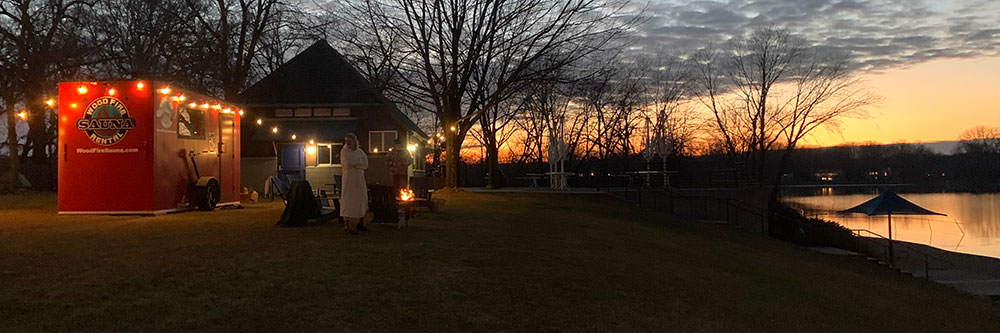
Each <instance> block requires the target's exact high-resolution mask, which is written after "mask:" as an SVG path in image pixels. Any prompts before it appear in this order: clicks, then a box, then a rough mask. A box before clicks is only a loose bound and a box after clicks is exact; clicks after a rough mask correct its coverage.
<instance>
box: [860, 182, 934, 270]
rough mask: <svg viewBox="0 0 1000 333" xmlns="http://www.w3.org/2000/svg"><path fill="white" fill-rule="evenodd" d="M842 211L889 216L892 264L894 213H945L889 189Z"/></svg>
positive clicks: (893, 258) (891, 261)
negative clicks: (925, 206) (927, 207)
mask: <svg viewBox="0 0 1000 333" xmlns="http://www.w3.org/2000/svg"><path fill="white" fill-rule="evenodd" d="M840 212H841V213H862V214H865V215H868V216H874V215H886V216H888V217H889V256H890V263H889V264H890V265H892V264H893V261H895V256H894V255H893V253H892V214H896V215H943V216H944V215H945V214H942V213H938V212H933V211H930V210H928V209H926V208H923V207H920V206H917V204H915V203H912V202H910V201H908V200H906V199H903V197H900V196H899V195H898V194H896V192H893V191H888V192H885V193H882V194H879V195H878V196H877V197H875V198H872V199H871V200H868V201H865V202H864V203H862V204H860V205H857V206H854V207H852V208H849V209H845V210H842V211H840Z"/></svg>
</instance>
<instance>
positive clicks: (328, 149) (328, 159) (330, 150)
mask: <svg viewBox="0 0 1000 333" xmlns="http://www.w3.org/2000/svg"><path fill="white" fill-rule="evenodd" d="M343 147H344V144H343V143H320V144H317V145H316V163H317V164H319V165H340V149H341V148H343Z"/></svg>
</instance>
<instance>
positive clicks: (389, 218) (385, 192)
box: [368, 185, 399, 223]
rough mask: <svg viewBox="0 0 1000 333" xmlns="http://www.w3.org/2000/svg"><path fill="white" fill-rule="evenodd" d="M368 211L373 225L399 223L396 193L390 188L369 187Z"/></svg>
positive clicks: (382, 186) (381, 186)
mask: <svg viewBox="0 0 1000 333" xmlns="http://www.w3.org/2000/svg"><path fill="white" fill-rule="evenodd" d="M368 209H369V210H371V211H372V214H373V215H374V217H373V218H372V222H375V223H399V206H398V205H397V203H396V191H395V189H394V188H393V187H392V186H385V185H369V186H368Z"/></svg>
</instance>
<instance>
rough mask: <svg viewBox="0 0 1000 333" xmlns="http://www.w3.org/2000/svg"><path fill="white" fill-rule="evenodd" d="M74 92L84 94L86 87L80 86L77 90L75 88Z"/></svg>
mask: <svg viewBox="0 0 1000 333" xmlns="http://www.w3.org/2000/svg"><path fill="white" fill-rule="evenodd" d="M76 92H78V93H80V95H83V94H86V93H87V86H80V87H79V88H76Z"/></svg>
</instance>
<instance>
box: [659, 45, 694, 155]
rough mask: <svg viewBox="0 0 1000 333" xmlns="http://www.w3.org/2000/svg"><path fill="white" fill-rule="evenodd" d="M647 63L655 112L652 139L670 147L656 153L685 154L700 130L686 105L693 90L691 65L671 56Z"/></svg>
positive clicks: (692, 113) (662, 56)
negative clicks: (667, 149)
mask: <svg viewBox="0 0 1000 333" xmlns="http://www.w3.org/2000/svg"><path fill="white" fill-rule="evenodd" d="M647 63H648V65H647V70H648V71H649V73H650V74H649V83H648V84H647V86H646V89H647V90H648V92H647V94H648V96H649V99H650V100H649V107H650V111H651V112H652V115H650V116H647V117H649V118H651V119H652V121H651V122H652V124H653V131H652V132H653V133H651V136H652V138H651V139H652V140H653V142H659V143H660V144H659V145H661V146H663V145H666V146H668V147H669V151H662V152H660V151H658V152H657V154H659V155H660V157H661V158H666V156H670V155H675V156H676V155H683V154H686V153H687V150H688V149H689V145H690V143H691V141H692V140H694V138H695V136H696V130H697V129H699V127H698V126H697V124H696V120H697V116H696V114H695V112H694V110H693V109H691V108H690V107H687V106H686V105H684V104H685V101H686V99H687V98H688V96H689V94H690V90H691V88H692V83H691V77H690V75H691V72H690V69H689V66H688V64H687V62H685V61H682V60H680V59H678V58H677V57H673V56H669V55H660V56H659V57H658V58H657V59H655V60H649V61H648V62H647Z"/></svg>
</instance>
